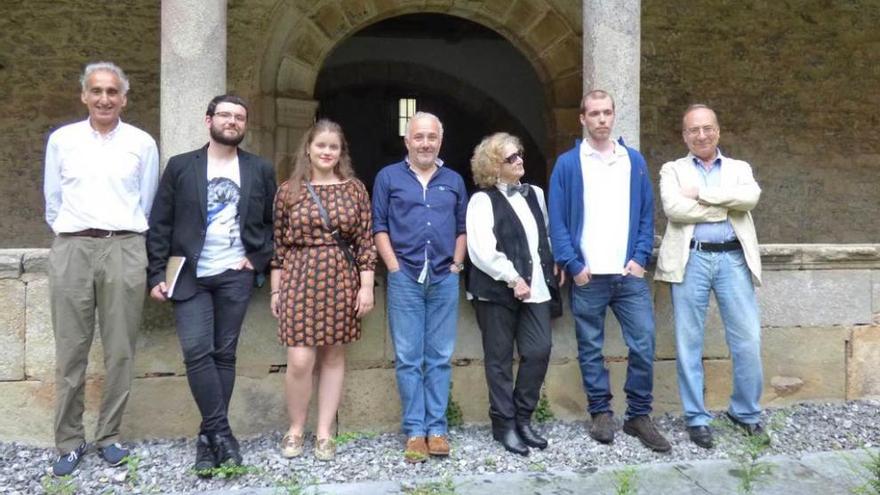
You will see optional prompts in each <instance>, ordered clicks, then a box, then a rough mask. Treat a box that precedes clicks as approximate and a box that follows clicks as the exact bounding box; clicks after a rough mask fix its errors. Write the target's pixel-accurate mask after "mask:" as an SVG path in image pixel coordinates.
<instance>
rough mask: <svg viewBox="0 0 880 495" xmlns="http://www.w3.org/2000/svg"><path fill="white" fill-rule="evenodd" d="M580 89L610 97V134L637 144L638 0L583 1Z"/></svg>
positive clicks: (639, 19)
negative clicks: (612, 121)
mask: <svg viewBox="0 0 880 495" xmlns="http://www.w3.org/2000/svg"><path fill="white" fill-rule="evenodd" d="M583 9H584V14H583V15H584V92H587V91H590V90H593V89H604V90H605V91H608V92H609V93H611V95H613V96H614V102H615V105H616V113H617V118H616V122H615V125H614V135H615V136H623V139H624V140H625V141H626V143H627V144H628V145H630V146H634V147H638V146H639V73H640V67H641V30H642V27H641V10H642V7H641V0H583Z"/></svg>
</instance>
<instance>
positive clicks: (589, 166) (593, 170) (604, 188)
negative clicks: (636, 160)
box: [580, 139, 632, 275]
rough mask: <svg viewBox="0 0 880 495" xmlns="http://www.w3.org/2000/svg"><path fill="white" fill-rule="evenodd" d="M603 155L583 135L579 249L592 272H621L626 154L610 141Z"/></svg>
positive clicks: (626, 215)
mask: <svg viewBox="0 0 880 495" xmlns="http://www.w3.org/2000/svg"><path fill="white" fill-rule="evenodd" d="M612 143H613V145H614V149H613V151H612V153H611V155H610V156H608V157H603V156H602V154H601V153H599V152H598V151H596V150H595V149H593V147H592V146H590V145H589V143H588V142H587V140H586V139H584V140H583V141H582V142H581V148H580V158H581V173H582V174H583V178H584V226H583V230H582V232H583V234H582V235H581V239H580V241H581V251H582V253H583V255H584V259H585V260H587V265H588V266H589V268H590V273H591V274H593V275H603V274H604V275H608V274H618V275H619V274H621V273H623V268H624V266H625V265H626V261H627V260H626V245H627V242H628V241H629V196H630V195H629V187H630V170H631V169H632V165H631V164H630V163H629V154H627V152H626V149H625V148H624V147H623V146H619V145H618V144H617V143H614V142H613V141H612Z"/></svg>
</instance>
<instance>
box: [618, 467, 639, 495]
mask: <svg viewBox="0 0 880 495" xmlns="http://www.w3.org/2000/svg"><path fill="white" fill-rule="evenodd" d="M637 481H638V473H637V472H636V468H634V467H631V466H630V467H627V468H623V469H620V470H618V471H615V472H614V493H615V494H616V495H633V494H634V493H636V483H637Z"/></svg>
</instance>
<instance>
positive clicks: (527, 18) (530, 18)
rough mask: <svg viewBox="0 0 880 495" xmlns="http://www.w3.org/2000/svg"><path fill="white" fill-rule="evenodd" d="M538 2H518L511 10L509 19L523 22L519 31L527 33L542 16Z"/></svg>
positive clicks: (519, 25)
mask: <svg viewBox="0 0 880 495" xmlns="http://www.w3.org/2000/svg"><path fill="white" fill-rule="evenodd" d="M536 4H537V2H535V1H533V0H517V1H516V3H514V4H513V7H511V8H510V13H509V16H510V17H509V18H510V19H518V20H519V21H521V22H520V23H519V24H518V25H517V29H519V30H520V31H521V32H523V33H525V32H527V31H528V28H529V27H530V26H531V25H532V24H533V23H534V22H535V20H536V19H538V17H539V16H540V14H541V11H540V10H539V7H538V6H537V5H536Z"/></svg>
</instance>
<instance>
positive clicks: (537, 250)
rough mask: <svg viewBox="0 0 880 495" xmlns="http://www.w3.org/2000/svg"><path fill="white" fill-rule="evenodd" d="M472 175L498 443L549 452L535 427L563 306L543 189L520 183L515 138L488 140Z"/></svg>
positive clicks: (472, 248)
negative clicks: (553, 325) (557, 308)
mask: <svg viewBox="0 0 880 495" xmlns="http://www.w3.org/2000/svg"><path fill="white" fill-rule="evenodd" d="M471 170H472V174H473V178H474V182H475V183H476V185H477V186H478V187H480V189H481V190H480V191H479V192H477V193H475V194H474V195H473V197H471V200H470V202H469V203H468V209H467V243H468V255H469V256H470V260H471V265H472V266H471V269H470V272H469V273H468V282H467V289H468V295H469V297H471V299H472V301H473V305H474V308H475V310H476V314H477V323H478V325H479V327H480V331H481V333H482V337H483V353H484V361H485V366H486V381H487V383H488V386H489V416H490V417H491V420H492V436H493V437H494V438H495V440H497V441H499V442H500V443H501V444H502V445H503V446H504V448H505V449H507V450H508V451H510V452H513V453H516V454H520V455H524V456H525V455H528V454H529V447H533V448H539V449H544V448H546V447H547V440H546V439H544V438H542V437H541V436H540V434H539V433H538V432H537V431H535V430H534V429H533V428H532V425H531V418H532V413H533V412H534V410H535V407H536V405H537V403H538V399H539V397H540V393H541V385H542V384H543V383H544V375H545V374H546V373H547V364H548V363H549V360H550V318H551V306H552V304H551V303H552V300H553V299H555V300H557V301H558V298H557V297H556V291H557V288H558V285H557V280H556V278H555V275H556V273H557V270H556V267H555V265H554V263H553V255H552V253H551V252H550V240H549V237H548V232H547V207H546V205H545V203H544V192H543V191H542V190H541V189H540V188H538V187H535V186H530V185H528V184H523V183H521V182H520V179H521V178H522V176H523V174H524V173H525V169H524V168H523V153H522V144H521V143H520V141H519V139H517V138H516V137H515V136H512V135H510V134H507V133H497V134H493V135H491V136H489V137H487V138H485V139H483V141H482V142H481V143H480V144H479V145H477V147H476V148H475V149H474V156H473V158H471ZM514 344H515V345H516V349H517V353H518V354H519V369H518V372H517V375H516V378H515V380H514V376H513V349H514Z"/></svg>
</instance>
